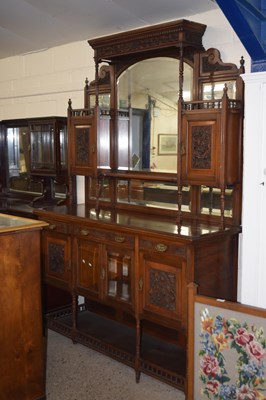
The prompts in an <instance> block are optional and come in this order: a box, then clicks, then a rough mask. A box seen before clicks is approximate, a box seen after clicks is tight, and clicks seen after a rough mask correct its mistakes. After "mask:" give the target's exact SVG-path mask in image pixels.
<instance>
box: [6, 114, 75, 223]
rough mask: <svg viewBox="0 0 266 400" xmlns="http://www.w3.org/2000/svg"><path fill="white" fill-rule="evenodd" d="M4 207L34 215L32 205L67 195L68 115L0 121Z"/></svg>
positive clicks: (56, 201)
mask: <svg viewBox="0 0 266 400" xmlns="http://www.w3.org/2000/svg"><path fill="white" fill-rule="evenodd" d="M0 131H1V132H0V145H1V153H0V157H1V166H2V176H3V179H1V190H0V202H1V206H2V207H1V208H2V210H3V211H6V212H8V213H12V214H15V215H16V214H17V215H21V216H29V217H33V212H32V209H33V207H35V206H36V207H41V206H44V205H47V204H59V203H63V202H64V201H66V199H67V197H68V186H67V183H68V145H67V140H68V137H67V119H66V118H64V117H43V118H29V119H18V120H4V121H1V124H0Z"/></svg>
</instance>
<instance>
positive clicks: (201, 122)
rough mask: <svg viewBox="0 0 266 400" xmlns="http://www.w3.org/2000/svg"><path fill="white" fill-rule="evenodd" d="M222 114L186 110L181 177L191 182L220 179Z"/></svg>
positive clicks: (212, 183) (211, 183)
mask: <svg viewBox="0 0 266 400" xmlns="http://www.w3.org/2000/svg"><path fill="white" fill-rule="evenodd" d="M220 127H221V123H220V115H219V114H218V113H217V112H206V114H202V115H201V114H200V115H199V112H198V113H197V114H194V113H193V112H192V113H190V114H189V113H187V114H184V115H183V116H182V149H181V153H182V178H183V180H184V182H186V183H189V184H196V185H198V184H202V185H204V184H205V185H214V184H219V182H220V163H221V143H220V136H221V134H220V129H221V128H220Z"/></svg>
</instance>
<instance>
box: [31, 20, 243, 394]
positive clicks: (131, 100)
mask: <svg viewBox="0 0 266 400" xmlns="http://www.w3.org/2000/svg"><path fill="white" fill-rule="evenodd" d="M205 29H206V26H205V25H202V24H198V23H195V22H192V21H187V20H179V21H173V22H171V23H166V24H161V25H155V26H150V27H146V28H142V29H137V30H133V31H129V32H124V33H119V34H116V35H111V36H107V37H102V38H96V39H92V40H89V44H90V46H91V47H92V48H93V50H94V60H95V79H94V80H93V81H92V82H89V81H88V80H87V79H86V80H85V87H84V107H83V108H81V109H75V108H74V107H73V104H72V101H71V99H70V100H69V102H68V142H69V143H70V145H69V152H68V157H69V188H70V189H71V190H70V196H69V201H68V204H66V205H64V206H61V207H52V208H47V209H46V210H36V211H35V214H36V215H38V217H39V218H41V219H43V220H47V221H53V224H52V225H53V229H52V230H51V229H48V228H46V229H45V231H44V234H43V249H44V259H45V271H46V272H47V271H48V272H47V273H46V272H45V273H44V279H45V281H46V283H47V285H52V286H55V287H58V288H61V289H63V290H65V291H67V292H68V293H69V294H71V296H72V298H73V301H72V305H71V306H70V307H69V308H64V309H62V310H56V311H55V312H54V313H53V312H52V313H49V316H48V317H47V321H48V324H49V326H50V327H51V328H52V329H55V330H57V331H59V332H64V334H66V335H67V336H70V337H72V339H73V340H74V341H77V342H80V343H83V344H85V345H88V346H91V347H93V348H95V349H98V350H100V351H102V352H104V353H106V354H108V355H110V356H111V357H114V358H116V359H117V360H119V361H121V362H124V363H126V364H127V365H129V366H132V367H133V368H134V369H135V372H136V380H137V382H138V381H139V380H140V374H141V372H144V373H147V374H149V375H152V376H154V377H155V378H158V379H161V380H163V381H165V382H167V383H168V384H171V385H173V386H175V387H178V388H180V389H182V390H184V391H185V390H186V382H187V374H186V346H187V285H188V284H189V283H190V282H195V283H196V284H197V285H198V291H199V293H200V294H204V295H207V296H211V297H216V296H218V297H220V298H225V299H228V300H231V301H235V300H236V296H237V264H238V236H239V233H240V232H241V192H242V120H243V81H242V78H241V74H242V73H244V61H243V60H242V59H241V60H240V66H239V67H237V66H236V65H234V64H229V63H227V64H225V63H223V61H222V60H221V57H220V53H219V50H217V49H215V48H211V49H208V50H206V49H204V47H203V45H202V37H203V35H204V32H205ZM80 175H82V176H83V177H84V182H85V184H84V199H85V201H84V204H77V201H76V200H77V192H76V179H77V176H80ZM79 190H80V188H79ZM62 235H63V236H62ZM62 237H63V241H62ZM60 241H61V242H62V243H61V244H62V246H61V250H62V257H61V259H62V263H61V264H60V263H59V264H58V263H56V265H54V269H53V265H52V264H51V263H53V262H54V260H55V259H56V257H55V256H53V255H52V253H53V251H54V252H57V251H58V244H59V243H60ZM53 243H54V246H53V245H52V244H53ZM66 243H67V244H68V245H67V249H66V246H65V244H66ZM64 252H67V258H69V260H68V262H65V260H66V253H65V254H64ZM51 271H53V273H51ZM66 277H67V278H66ZM79 296H81V298H82V299H84V301H83V302H82V303H78V298H79ZM106 332H108V335H106V334H105V333H106Z"/></svg>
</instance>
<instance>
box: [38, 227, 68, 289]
mask: <svg viewBox="0 0 266 400" xmlns="http://www.w3.org/2000/svg"><path fill="white" fill-rule="evenodd" d="M43 243H44V245H43V249H44V263H45V265H44V269H45V281H46V282H47V283H52V284H53V285H56V286H59V287H62V288H65V289H70V288H71V284H72V266H71V250H70V246H71V240H70V237H69V236H68V235H65V234H62V233H57V232H48V231H46V232H44V235H43Z"/></svg>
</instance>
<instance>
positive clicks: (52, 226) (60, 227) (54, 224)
mask: <svg viewBox="0 0 266 400" xmlns="http://www.w3.org/2000/svg"><path fill="white" fill-rule="evenodd" d="M45 221H46V222H47V223H48V224H49V225H48V226H46V227H45V228H44V229H45V230H46V231H50V232H59V233H69V227H68V224H67V223H66V222H60V221H51V220H47V219H45Z"/></svg>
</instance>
